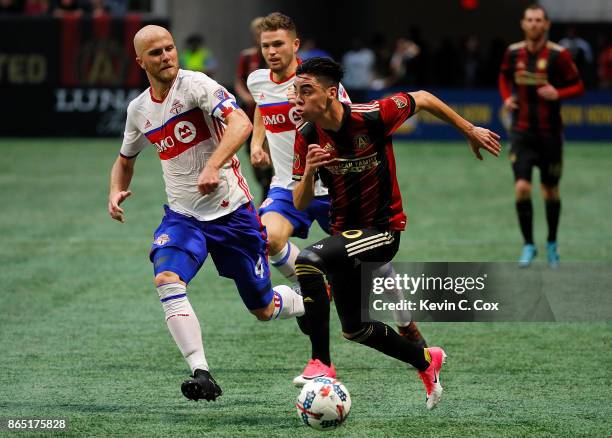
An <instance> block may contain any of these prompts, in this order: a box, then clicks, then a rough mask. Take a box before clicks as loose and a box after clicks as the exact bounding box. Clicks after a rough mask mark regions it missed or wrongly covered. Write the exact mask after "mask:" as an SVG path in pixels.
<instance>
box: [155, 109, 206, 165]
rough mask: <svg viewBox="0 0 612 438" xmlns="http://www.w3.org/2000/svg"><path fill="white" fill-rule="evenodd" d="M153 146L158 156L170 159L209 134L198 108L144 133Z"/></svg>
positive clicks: (203, 139)
mask: <svg viewBox="0 0 612 438" xmlns="http://www.w3.org/2000/svg"><path fill="white" fill-rule="evenodd" d="M145 136H146V137H147V139H148V140H149V141H150V142H151V143H152V144H153V145H154V146H155V148H156V149H157V153H158V154H159V158H160V159H162V160H170V159H172V158H174V157H177V156H178V155H180V154H182V153H183V152H185V151H186V150H187V149H189V148H191V147H193V146H195V145H196V144H198V143H200V142H202V141H205V140H208V139H209V138H210V137H211V135H210V131H209V129H208V126H207V125H206V121H205V120H204V114H203V113H202V110H200V108H193V109H191V110H189V111H186V112H184V113H182V114H180V115H178V116H176V117H173V118H171V119H170V120H168V121H167V122H166V123H164V124H163V125H162V126H160V127H159V128H156V129H153V130H151V131H148V132H146V133H145Z"/></svg>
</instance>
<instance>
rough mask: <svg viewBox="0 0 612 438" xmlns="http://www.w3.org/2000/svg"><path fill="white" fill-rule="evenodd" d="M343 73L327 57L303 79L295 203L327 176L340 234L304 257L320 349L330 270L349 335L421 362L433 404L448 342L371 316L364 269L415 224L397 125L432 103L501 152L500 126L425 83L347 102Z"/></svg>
mask: <svg viewBox="0 0 612 438" xmlns="http://www.w3.org/2000/svg"><path fill="white" fill-rule="evenodd" d="M341 79H342V69H341V67H340V65H338V64H337V63H335V62H333V61H331V60H329V59H325V58H311V59H309V60H308V61H305V62H304V63H303V64H301V65H300V66H298V69H297V73H296V79H295V86H296V91H297V98H296V108H297V110H298V111H299V112H300V114H301V116H302V119H303V120H304V122H303V123H302V124H301V125H300V126H298V132H297V136H296V139H295V158H294V166H293V179H295V180H297V181H299V182H298V184H297V186H296V187H295V189H294V190H293V199H294V203H295V206H296V208H298V209H299V210H303V209H305V208H307V206H308V205H309V203H310V201H311V200H312V198H313V197H314V194H315V192H314V187H315V180H316V178H317V177H320V178H321V179H322V180H323V183H324V184H325V185H326V186H327V187H328V188H329V194H330V198H331V229H332V236H330V237H328V238H326V239H323V240H321V241H320V242H317V243H316V244H314V245H310V246H308V247H307V248H305V249H304V250H302V251H301V252H300V254H299V256H298V258H297V260H296V271H297V275H298V280H299V283H300V287H301V291H302V295H303V297H304V308H305V311H306V313H305V316H306V317H307V319H308V320H309V321H310V322H311V330H310V334H309V335H310V340H311V343H312V351H313V357H319V358H320V360H322V361H323V362H325V361H326V360H327V359H326V358H324V355H325V352H326V350H327V349H328V348H329V347H328V345H327V344H328V342H329V339H328V338H327V334H326V333H324V332H323V331H322V330H321V329H320V324H319V322H320V321H325V319H326V318H328V315H327V312H328V311H329V310H328V307H327V304H326V301H327V296H326V292H325V283H324V276H326V277H327V279H328V281H330V283H331V286H332V287H331V290H332V293H333V296H334V301H335V303H336V310H337V312H338V316H339V317H340V322H341V325H342V332H343V335H344V337H345V338H347V339H349V340H351V341H354V342H358V343H361V344H364V345H367V346H369V347H371V348H374V349H376V350H378V351H380V352H382V353H384V354H386V355H388V356H391V357H394V358H396V359H399V360H401V361H403V362H406V363H409V364H411V365H412V366H413V367H415V368H416V369H417V370H418V372H419V376H420V378H421V380H422V381H423V383H424V385H425V389H426V392H427V402H426V406H427V408H428V409H432V408H433V407H434V406H435V405H436V404H437V403H438V402H439V401H440V397H441V394H442V386H441V385H440V380H439V373H440V368H441V366H442V362H443V361H444V357H445V353H444V351H443V350H442V349H441V348H439V347H430V348H420V347H418V346H415V345H414V344H413V343H411V342H409V341H408V340H406V339H405V338H403V337H402V336H400V335H399V334H398V333H396V332H395V331H394V330H393V329H392V328H391V327H389V326H387V325H386V324H384V323H382V322H380V321H368V322H363V321H362V319H361V309H360V306H361V302H362V297H361V284H360V283H361V278H362V272H361V269H362V267H363V269H369V268H368V267H369V266H370V263H374V264H378V265H381V264H385V263H388V262H390V261H391V260H392V259H393V256H394V255H395V253H396V252H397V250H398V248H399V243H400V234H401V231H403V230H404V228H405V226H406V215H405V214H404V211H403V208H402V198H401V194H400V190H399V186H398V183H397V178H396V174H395V158H394V156H393V145H392V142H391V135H392V134H393V132H394V131H395V130H396V129H397V128H398V127H399V126H400V125H401V124H402V123H403V122H404V121H405V120H406V119H408V118H409V117H411V116H412V115H414V114H415V113H416V112H418V111H420V110H426V111H428V112H430V113H432V114H433V115H434V116H436V117H438V118H440V119H441V120H443V121H445V122H447V123H449V124H451V125H453V126H455V127H456V128H457V129H458V130H459V131H460V132H461V133H463V134H464V135H465V137H466V138H467V139H468V142H469V144H470V147H471V148H472V151H473V152H474V153H475V154H476V156H477V157H478V158H479V159H482V156H481V155H480V149H485V150H487V151H488V152H490V153H491V154H493V155H495V156H498V155H499V151H500V144H499V136H498V135H497V134H495V133H493V132H491V131H489V130H488V129H484V128H479V127H475V126H473V125H472V124H471V123H469V122H468V121H467V120H464V119H463V118H461V117H460V116H459V115H458V114H457V113H455V112H454V111H453V110H452V109H451V108H449V107H448V106H447V105H446V104H444V103H443V102H442V101H440V100H439V99H437V98H436V97H435V96H433V95H431V94H429V93H427V92H425V91H418V92H414V93H405V92H402V93H396V94H394V95H392V96H390V97H388V98H385V99H380V100H374V101H372V102H369V103H366V104H352V105H347V104H343V103H341V102H340V101H339V100H338V84H339V82H340V80H341ZM364 263H367V265H365V264H364Z"/></svg>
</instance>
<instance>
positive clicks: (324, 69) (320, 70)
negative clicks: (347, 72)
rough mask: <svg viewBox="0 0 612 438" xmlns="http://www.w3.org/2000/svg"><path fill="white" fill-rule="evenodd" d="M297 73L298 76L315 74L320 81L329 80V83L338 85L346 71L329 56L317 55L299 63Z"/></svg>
mask: <svg viewBox="0 0 612 438" xmlns="http://www.w3.org/2000/svg"><path fill="white" fill-rule="evenodd" d="M295 74H296V75H298V76H299V75H302V74H308V75H313V76H315V77H316V78H317V79H318V80H319V81H320V82H327V83H328V85H335V86H336V87H337V86H338V84H339V83H340V81H341V80H342V76H343V75H344V71H342V66H341V65H340V64H338V63H337V62H335V61H333V60H331V59H329V58H321V57H319V56H315V57H314V58H310V59H307V60H306V61H304V62H303V63H301V64H300V65H298V68H297V71H296V72H295Z"/></svg>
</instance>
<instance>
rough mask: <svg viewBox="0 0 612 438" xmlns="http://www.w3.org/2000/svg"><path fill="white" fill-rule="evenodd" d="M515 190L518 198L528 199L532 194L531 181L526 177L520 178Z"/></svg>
mask: <svg viewBox="0 0 612 438" xmlns="http://www.w3.org/2000/svg"><path fill="white" fill-rule="evenodd" d="M514 191H515V193H516V197H517V198H518V199H526V198H529V197H530V196H531V183H530V182H529V181H527V180H524V179H519V180H518V181H517V182H516V183H515V184H514Z"/></svg>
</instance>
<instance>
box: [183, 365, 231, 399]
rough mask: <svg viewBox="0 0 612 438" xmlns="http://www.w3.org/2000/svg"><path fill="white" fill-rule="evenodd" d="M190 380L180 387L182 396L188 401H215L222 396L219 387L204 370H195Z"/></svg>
mask: <svg viewBox="0 0 612 438" xmlns="http://www.w3.org/2000/svg"><path fill="white" fill-rule="evenodd" d="M191 377H193V378H192V379H189V380H185V381H184V382H183V384H182V385H181V391H183V395H184V396H185V397H187V398H188V399H189V400H195V401H198V400H202V399H204V400H206V401H215V400H216V399H217V397H219V396H220V395H221V394H223V391H222V390H221V387H220V386H219V385H218V384H217V382H215V379H213V377H212V376H211V375H210V373H209V372H208V371H206V370H199V369H198V370H195V371H194V372H193V376H191Z"/></svg>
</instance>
